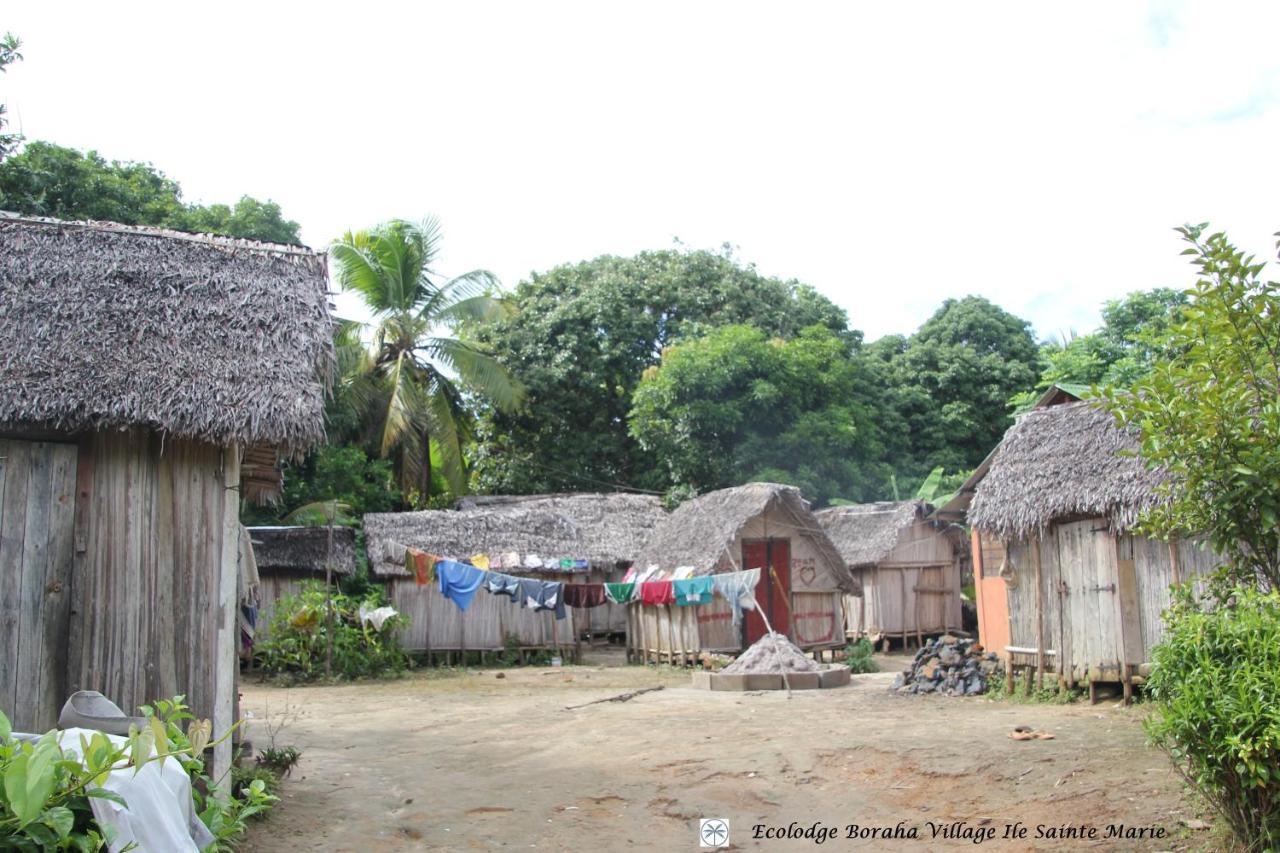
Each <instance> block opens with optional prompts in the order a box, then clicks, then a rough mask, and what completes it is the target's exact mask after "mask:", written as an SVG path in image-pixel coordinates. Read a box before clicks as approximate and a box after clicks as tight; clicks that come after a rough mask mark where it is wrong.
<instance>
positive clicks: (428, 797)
mask: <svg viewBox="0 0 1280 853" xmlns="http://www.w3.org/2000/svg"><path fill="white" fill-rule="evenodd" d="M615 662H616V661H614V660H606V661H603V662H602V664H601V665H584V666H573V667H564V668H526V669H509V670H505V671H502V670H472V671H467V672H449V671H447V672H439V671H418V672H416V673H415V674H413V675H412V676H410V677H409V678H406V679H404V680H400V681H392V682H382V683H373V684H356V685H350V686H341V687H309V688H294V689H291V690H289V689H283V688H278V687H269V686H264V685H259V684H246V685H244V687H243V693H244V700H243V707H244V708H245V709H246V710H248V711H251V712H252V713H253V715H254V718H255V719H254V721H253V722H252V723H251V729H250V737H251V738H252V739H253V740H254V742H255V745H256V746H258V747H261V746H264V745H266V742H267V730H266V725H265V721H266V720H267V719H272V720H276V721H278V720H279V719H280V717H281V714H282V713H283V712H285V711H286V708H287V709H289V711H290V712H291V713H290V716H291V717H292V720H291V722H289V723H288V725H287V726H286V727H285V728H284V730H283V731H282V732H281V733H280V734H279V735H278V736H277V743H278V744H279V745H286V744H293V745H295V746H297V747H299V748H300V749H301V750H302V762H301V764H300V765H299V766H298V768H297V769H296V770H295V771H294V774H293V776H292V778H290V779H289V780H287V781H286V782H285V785H284V790H283V802H282V803H281V807H280V808H279V809H278V810H277V811H276V813H275V814H273V815H272V816H271V817H270V818H268V819H267V820H266V821H264V822H263V823H261V824H258V825H256V826H255V827H254V829H253V831H252V833H251V835H250V837H249V840H248V843H247V844H246V845H245V849H246V850H249V851H254V853H277V852H278V851H295V850H333V851H375V850H434V849H450V850H483V849H489V848H498V847H523V848H538V849H544V850H545V849H554V850H628V849H631V850H649V849H654V850H696V849H698V832H699V819H700V818H724V819H727V820H728V822H729V825H730V829H729V842H730V844H731V845H732V849H779V850H799V849H809V848H811V847H813V845H814V843H815V842H814V841H813V840H812V839H806V838H798V839H797V838H790V839H786V838H784V839H777V838H769V837H757V830H756V827H757V825H762V827H763V828H762V829H761V830H760V834H761V835H763V834H764V833H765V832H767V831H768V830H770V829H776V830H782V831H784V832H785V831H786V829H787V827H788V826H789V825H790V824H792V823H793V822H794V823H795V824H797V826H798V828H799V829H807V828H809V827H811V826H813V825H814V824H815V823H816V824H818V826H819V827H820V828H821V829H828V828H829V829H830V830H832V831H835V832H838V835H837V836H836V837H834V838H829V839H828V840H827V841H826V843H825V844H823V845H822V846H823V847H824V848H825V849H837V850H840V849H860V850H902V851H914V850H938V849H966V848H972V847H974V846H975V843H976V842H975V834H977V835H978V839H977V841H980V846H981V847H982V848H983V849H984V850H1048V849H1066V850H1076V849H1099V848H1100V849H1108V850H1187V849H1195V850H1198V849H1206V843H1207V839H1206V836H1205V834H1204V833H1203V832H1193V831H1191V830H1188V829H1187V828H1186V827H1185V826H1184V824H1183V823H1182V821H1183V820H1187V819H1192V818H1193V817H1194V816H1193V815H1192V814H1191V812H1190V811H1189V810H1188V808H1187V806H1186V805H1185V804H1184V802H1183V800H1182V795H1181V786H1180V783H1179V781H1178V779H1177V778H1176V777H1175V775H1174V773H1173V771H1172V770H1171V769H1170V767H1169V764H1168V762H1167V760H1166V759H1165V757H1164V756H1163V755H1161V754H1159V753H1157V752H1155V751H1154V750H1151V749H1149V748H1147V747H1146V746H1145V745H1144V743H1143V735H1142V730H1141V719H1142V717H1143V716H1144V714H1145V713H1146V712H1145V710H1144V709H1143V708H1142V707H1141V706H1138V707H1136V708H1132V709H1124V708H1120V707H1119V706H1118V703H1115V702H1110V703H1106V704H1099V705H1096V706H1089V705H1088V704H1087V703H1085V704H1078V705H1070V706H1051V705H1017V704H1010V703H1005V702H993V701H991V700H987V699H984V698H972V699H960V698H947V697H937V696H896V695H892V694H890V693H889V692H888V691H887V690H886V687H887V685H888V684H889V681H890V680H892V678H893V673H892V670H891V671H889V672H883V673H879V674H876V675H868V676H855V677H854V683H853V684H852V685H851V686H850V687H847V688H841V689H836V690H821V691H818V690H815V691H802V692H801V691H798V692H796V693H794V694H793V695H792V696H791V698H789V699H788V698H787V696H786V694H785V693H782V692H777V693H754V694H741V693H721V692H706V691H696V690H693V689H692V688H691V687H690V686H689V682H690V678H689V675H688V673H686V672H678V671H673V670H668V669H646V668H642V667H621V666H615V665H611V664H613V663H615ZM899 665H900V661H893V662H892V663H891V664H890V667H891V668H896V667H897V666H899ZM500 672H501V673H503V675H504V676H505V677H502V678H499V677H498V675H499V673H500ZM657 685H663V686H664V687H665V689H663V690H661V691H657V692H652V693H647V694H645V695H642V696H639V697H637V698H635V699H633V700H631V701H629V702H625V703H617V702H607V703H602V704H595V705H590V706H588V707H584V708H578V709H576V710H566V708H565V706H566V705H575V704H580V703H584V702H589V701H591V700H593V699H602V698H605V697H609V696H614V695H617V694H619V693H622V692H625V691H630V690H635V689H637V688H641V687H651V686H657ZM1019 724H1025V725H1029V726H1032V727H1034V728H1036V729H1042V730H1046V731H1049V732H1051V733H1052V734H1053V735H1054V736H1055V739H1053V740H1034V741H1026V742H1019V741H1014V740H1011V739H1010V738H1009V737H1008V732H1009V731H1011V730H1012V729H1013V727H1014V726H1015V725H1019ZM957 821H958V822H962V823H961V824H960V825H959V826H958V827H955V828H954V829H953V831H952V835H953V837H952V838H950V839H948V838H945V837H943V836H942V835H941V834H940V835H938V836H934V834H933V828H932V827H931V823H932V824H933V825H934V826H939V827H941V826H951V825H952V824H954V823H955V822H957ZM899 822H902V829H903V830H904V831H906V830H909V829H910V828H912V827H914V828H915V830H916V832H917V834H918V837H917V838H916V839H910V838H901V837H899V838H892V839H885V838H883V837H865V835H864V837H860V838H855V839H850V838H849V837H848V835H847V833H848V827H849V825H851V824H856V825H857V827H858V828H859V831H860V832H864V831H865V830H866V828H882V827H883V828H893V827H896V826H897V825H898V824H899ZM1016 822H1021V825H1022V826H1023V827H1025V828H1026V829H1027V835H1026V836H1025V837H1024V838H1018V837H1016V836H1015V837H1004V835H1005V833H1006V826H1010V825H1014V824H1015V823H1016ZM1120 824H1123V825H1124V826H1126V827H1134V828H1139V827H1156V828H1159V829H1162V830H1163V831H1164V836H1163V837H1162V838H1157V839H1152V838H1150V837H1147V838H1133V837H1119V838H1117V837H1112V838H1107V837H1106V832H1107V828H1108V826H1109V825H1120ZM1082 825H1083V826H1084V827H1085V828H1088V827H1092V828H1094V829H1095V831H1096V832H1097V834H1098V838H1097V839H1095V840H1089V839H1082V838H1079V837H1068V838H1067V840H1060V839H1059V838H1052V837H1041V838H1037V837H1036V833H1037V827H1038V826H1039V827H1043V829H1044V830H1049V829H1060V828H1062V827H1072V828H1076V829H1077V830H1078V828H1079V827H1081V826H1082ZM1193 825H1194V820H1193ZM1010 831H1011V832H1016V830H1010ZM988 832H989V833H992V834H993V836H994V837H990V838H984V837H982V834H984V833H988ZM1059 835H1061V832H1059Z"/></svg>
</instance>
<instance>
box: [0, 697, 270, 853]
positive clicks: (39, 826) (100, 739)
mask: <svg viewBox="0 0 1280 853" xmlns="http://www.w3.org/2000/svg"><path fill="white" fill-rule="evenodd" d="M141 711H142V713H143V714H144V715H145V716H146V717H149V718H150V722H149V723H148V724H147V725H145V726H143V730H142V731H141V732H137V731H133V732H132V733H131V734H130V736H129V738H128V740H127V742H126V743H124V744H122V745H120V746H116V745H115V744H114V743H113V742H112V741H111V740H109V739H108V738H107V736H106V735H103V734H100V733H99V734H95V735H94V736H93V737H92V738H90V739H85V740H82V741H81V743H80V744H79V746H80V751H81V756H82V757H81V758H79V759H75V758H72V757H71V756H70V755H69V754H68V753H65V752H64V751H63V750H62V748H61V747H60V746H59V745H58V742H57V740H56V739H55V734H54V733H53V732H50V733H48V734H46V735H44V736H43V737H42V738H41V739H40V740H39V742H37V743H35V744H31V743H21V742H19V741H18V740H17V739H15V738H13V737H12V736H11V732H10V728H9V721H8V719H7V718H6V717H5V716H4V714H0V779H3V785H0V850H31V851H35V850H79V851H97V850H102V849H104V848H105V847H106V845H107V838H106V835H105V833H104V832H103V830H102V829H101V828H100V827H99V826H98V825H97V823H96V822H95V821H94V819H93V814H92V811H91V809H90V805H89V800H90V798H92V797H99V798H102V799H107V800H111V801H112V802H115V803H117V804H120V805H127V804H126V803H125V801H124V800H123V799H121V797H120V796H119V795H117V794H115V793H112V792H110V791H107V790H104V789H103V788H101V787H99V783H100V782H101V781H102V779H103V776H104V774H105V773H106V772H107V771H108V770H111V769H120V768H121V767H128V766H131V765H132V766H135V767H141V766H142V765H143V764H145V763H147V762H149V761H154V760H156V759H157V758H160V757H162V756H163V757H170V758H173V759H174V760H175V761H177V762H178V763H179V764H180V765H181V766H182V767H183V769H184V770H186V771H187V773H188V775H190V776H191V783H192V784H191V791H192V796H193V797H194V799H195V808H196V811H197V813H198V814H199V815H200V818H201V820H203V821H204V823H205V825H206V826H208V827H209V830H210V831H211V832H212V833H213V835H214V839H215V840H214V843H213V844H211V845H210V846H209V847H208V848H207V851H215V853H221V852H222V851H230V850H232V849H234V848H233V847H232V845H233V844H234V842H235V841H236V840H237V839H239V838H240V836H241V835H243V834H244V831H245V828H246V825H245V821H246V820H247V819H248V818H249V817H252V816H254V815H257V814H262V813H264V812H266V811H268V810H270V808H271V807H272V806H273V805H274V803H275V802H276V799H277V798H276V797H275V796H273V795H272V794H271V792H270V791H268V790H266V787H265V784H264V783H263V782H262V781H261V780H253V781H249V782H247V783H246V784H245V785H244V786H243V787H240V786H236V787H234V788H233V791H232V795H231V797H229V798H228V801H227V802H226V803H223V802H222V801H221V800H219V799H218V797H217V796H216V794H217V788H216V787H215V786H214V784H213V782H212V780H210V779H209V777H208V776H207V775H206V774H205V772H204V760H203V755H204V750H205V748H206V746H208V745H210V744H209V735H210V729H211V727H210V725H209V722H208V721H207V720H206V721H199V720H196V719H195V718H194V717H193V716H192V714H191V713H190V712H189V711H188V709H187V706H186V705H184V704H183V697H181V696H178V697H175V698H174V699H171V700H161V701H159V702H156V703H155V704H154V705H144V706H142V708H141ZM183 723H186V724H187V725H186V729H185V730H184V729H183V727H182V725H181V724H183ZM229 736H230V733H229V732H228V733H224V735H223V737H224V738H225V737H229Z"/></svg>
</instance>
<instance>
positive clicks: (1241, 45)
mask: <svg viewBox="0 0 1280 853" xmlns="http://www.w3.org/2000/svg"><path fill="white" fill-rule="evenodd" d="M4 30H10V31H12V32H14V33H15V34H17V35H18V36H20V37H21V38H22V39H23V41H24V43H25V44H24V48H23V52H24V53H25V55H26V59H25V61H24V62H22V63H20V64H19V65H17V66H14V67H13V68H12V69H11V71H10V72H9V73H8V74H7V75H5V76H3V77H0V99H4V100H6V101H7V102H8V104H9V109H10V113H11V117H12V118H13V119H14V125H15V126H16V127H17V128H18V129H20V130H21V131H22V132H23V133H25V134H26V135H27V136H28V137H29V138H32V139H47V140H50V141H54V142H57V143H60V144H63V145H70V146H74V147H79V148H95V149H97V150H98V151H99V152H100V153H102V154H103V155H104V156H107V157H109V158H119V159H132V160H146V161H150V162H152V163H154V164H155V165H156V166H157V167H159V168H160V169H162V170H163V171H164V172H166V173H167V174H168V175H169V176H170V177H172V178H175V179H177V180H178V181H179V182H181V184H182V186H183V188H184V190H185V192H186V197H187V199H188V200H191V201H202V202H206V203H208V202H215V201H226V202H230V201H234V200H235V199H236V198H238V197H239V196H240V195H241V194H246V193H247V194H250V195H253V196H256V197H258V198H262V199H268V198H269V199H273V200H275V201H277V202H279V203H280V204H281V205H282V206H283V208H284V211H285V214H286V215H287V216H289V217H290V218H292V219H296V220H298V221H299V222H301V223H302V226H303V238H304V239H305V240H306V241H307V242H308V243H310V244H311V245H313V246H317V247H320V246H323V245H324V244H325V243H327V242H328V241H329V240H330V239H331V238H333V237H334V236H336V235H337V234H338V233H340V232H341V231H343V230H345V229H347V228H360V227H365V226H367V225H371V224H373V223H375V222H377V221H379V220H382V219H386V218H390V217H406V218H416V217H419V216H421V215H423V214H425V213H434V214H436V215H438V216H439V217H440V218H441V219H442V220H443V223H444V228H445V244H444V255H443V257H442V259H441V264H440V266H441V268H442V269H443V270H444V271H445V272H461V271H464V270H466V269H470V268H473V267H488V268H489V269H492V270H493V271H494V272H496V273H497V274H498V275H499V276H500V277H501V278H502V280H503V281H504V282H505V283H506V284H507V285H508V286H514V285H515V283H516V282H518V281H519V280H520V279H522V278H524V277H526V276H527V275H528V273H529V272H530V271H532V270H545V269H547V268H549V267H552V266H555V265H556V264H559V263H563V262H570V261H578V260H582V259H586V258H591V257H594V256H596V255H599V254H603V253H619V254H630V253H633V252H636V251H639V250H642V249H646V248H664V247H668V246H670V245H671V244H672V239H673V238H674V237H678V238H680V240H682V241H683V242H684V243H685V244H686V245H689V246H693V247H707V248H714V247H716V246H718V245H720V244H721V243H723V242H726V241H728V242H730V243H733V244H734V245H736V246H737V247H739V248H738V254H739V257H741V258H742V259H744V260H746V261H751V262H755V263H756V264H757V266H758V267H759V269H760V270H761V271H763V272H765V273H768V274H772V275H779V276H783V277H795V278H798V279H800V280H802V281H806V282H809V283H810V284H813V285H814V286H815V287H817V288H818V290H820V291H821V292H823V293H825V294H826V295H827V296H829V297H830V298H832V299H833V300H835V301H836V302H837V303H839V304H840V305H842V306H843V307H845V308H846V309H847V310H848V311H849V315H850V320H851V322H852V324H853V326H854V327H856V328H861V329H863V330H865V331H866V333H867V337H868V339H874V338H876V337H878V336H880V335H882V334H886V333H891V332H902V333H909V332H911V331H912V330H913V329H914V328H915V327H916V326H918V325H919V324H920V323H921V322H922V321H923V320H924V319H925V318H926V317H928V315H929V314H930V313H932V311H933V310H934V309H935V308H936V307H937V304H938V303H939V302H940V301H941V300H942V299H943V298H945V297H947V296H963V295H965V294H969V293H977V294H982V295H984V296H987V297H988V298H990V299H992V300H994V301H995V302H997V303H999V304H1000V305H1003V306H1004V307H1005V308H1007V309H1008V310H1010V311H1013V312H1014V313H1016V314H1018V315H1020V316H1023V317H1026V318H1027V319H1030V320H1032V322H1033V323H1034V325H1035V327H1036V330H1037V332H1038V333H1039V334H1040V335H1042V336H1057V335H1059V334H1061V333H1062V332H1065V331H1067V330H1069V329H1075V330H1077V331H1080V332H1084V331H1087V330H1089V329H1090V328H1092V327H1093V326H1094V325H1095V324H1096V322H1097V309H1098V307H1099V305H1100V303H1101V302H1102V301H1103V300H1104V299H1107V298H1112V297H1116V296H1119V295H1121V294H1123V293H1125V292H1128V291H1130V290H1135V289H1139V288H1149V287H1155V286H1160V285H1174V286H1186V285H1188V284H1190V282H1191V278H1190V269H1189V267H1188V266H1187V264H1186V259H1185V258H1181V257H1180V256H1179V255H1178V252H1179V251H1180V249H1181V245H1180V244H1179V242H1178V238H1177V236H1176V235H1175V234H1174V233H1173V232H1172V230H1171V229H1172V227H1173V226H1175V225H1178V224H1181V223H1183V222H1186V221H1202V220H1211V221H1212V222H1213V223H1214V225H1215V226H1221V227H1225V228H1227V229H1228V230H1229V231H1230V232H1231V234H1232V236H1233V238H1234V239H1235V240H1236V241H1237V242H1238V243H1240V244H1242V245H1245V246H1247V247H1248V248H1250V249H1251V250H1252V251H1254V252H1256V253H1258V254H1259V255H1260V256H1263V257H1273V249H1272V247H1273V243H1274V240H1273V238H1272V236H1271V235H1272V233H1273V232H1275V231H1276V230H1278V229H1280V210H1277V204H1276V200H1277V199H1278V198H1280V169H1278V168H1277V166H1276V144H1277V141H1280V106H1278V99H1280V52H1278V51H1277V50H1276V49H1275V42H1276V37H1277V33H1280V4H1274V3H1263V2H1257V3H1242V4H1234V3H1224V2H1205V3H1185V4H1184V3H1176V2H1174V3H1166V2H1161V3H1153V4H1151V5H1150V6H1144V5H1142V4H1140V3H1115V2H1103V3H1092V4H1090V3H1072V4H1057V5H1056V6H1055V7H1050V6H1049V5H1048V4H1041V3H1025V2H1015V3H1008V4H996V3H981V4H979V3H956V2H941V3H879V4H871V3H862V4H853V3H831V4H822V3H805V4H799V3H773V4H749V3H742V2H732V3H713V2H698V3H689V2H681V3H664V2H652V0H651V1H650V2H645V3H625V4H624V3H621V2H617V3H615V2H608V3H601V2H588V3H579V4H571V3H550V2H537V3H530V2H514V3H492V2H487V3H486V2H466V3H463V2H458V3H448V4H444V3H433V4H417V3H415V4H412V6H410V4H408V3H405V4H403V6H398V5H392V4H384V3H378V2H368V0H366V2H363V3H358V4H351V3H345V4H341V5H333V6H328V5H325V4H322V3H307V4H296V5H289V4H285V3H279V2H257V3H238V2H220V3H218V4H216V8H214V7H207V6H201V5H191V4H186V3H174V2H172V0H170V2H166V3H157V4H141V3H101V2H96V3H92V4H87V3H85V4H82V3H68V2H58V3H54V2H26V3H20V4H19V3H8V4H5V6H4V7H2V8H0V31H4ZM340 308H344V309H347V310H348V313H350V312H349V306H348V305H347V304H346V303H345V302H340Z"/></svg>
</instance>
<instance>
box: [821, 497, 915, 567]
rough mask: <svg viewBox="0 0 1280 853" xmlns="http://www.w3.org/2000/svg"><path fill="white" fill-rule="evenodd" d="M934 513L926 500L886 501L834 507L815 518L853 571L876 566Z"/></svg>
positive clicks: (822, 511)
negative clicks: (904, 534)
mask: <svg viewBox="0 0 1280 853" xmlns="http://www.w3.org/2000/svg"><path fill="white" fill-rule="evenodd" d="M931 512H933V506H932V505H931V504H928V503H926V502H924V501H920V500H911V501H884V502H880V503H869V504H855V505H852V506H835V507H830V508H828V509H824V510H819V511H818V512H817V513H815V515H816V516H817V518H818V522H819V523H820V524H821V525H822V529H823V530H825V531H827V535H828V536H829V537H831V542H832V544H834V545H835V546H836V550H837V551H839V552H840V556H841V557H843V558H844V561H845V563H846V564H848V565H849V566H850V567H851V568H856V567H858V566H871V565H875V564H877V563H879V562H881V561H882V560H884V558H885V557H887V556H888V555H889V552H891V551H892V550H893V549H894V548H896V547H897V545H898V537H899V536H901V534H902V532H903V531H904V530H906V529H907V528H909V527H911V526H912V525H913V524H915V523H916V521H918V520H920V519H923V518H925V517H926V516H928V515H929V514H930V513H931Z"/></svg>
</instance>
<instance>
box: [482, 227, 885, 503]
mask: <svg viewBox="0 0 1280 853" xmlns="http://www.w3.org/2000/svg"><path fill="white" fill-rule="evenodd" d="M511 300H512V302H513V304H514V306H515V309H516V313H515V314H514V315H513V316H512V317H510V318H507V319H504V320H501V321H499V322H498V323H496V324H494V325H493V326H492V327H490V328H488V329H485V330H482V331H481V332H478V337H480V338H481V339H482V340H485V341H488V342H489V343H490V344H491V345H492V347H493V350H494V354H495V356H496V357H497V358H498V360H499V361H500V362H501V363H502V364H503V365H505V366H506V367H507V369H509V370H510V371H511V373H512V375H513V376H515V377H516V378H517V379H518V380H519V381H520V382H521V383H522V384H523V385H524V386H525V387H526V388H527V389H528V398H527V403H526V405H525V406H524V407H523V408H522V409H521V410H520V411H518V412H515V413H513V414H510V415H506V414H502V413H500V412H492V411H491V412H487V413H486V414H485V416H484V418H483V420H482V423H481V432H480V437H481V441H480V444H479V446H478V447H477V448H476V453H475V458H476V470H477V475H478V485H479V487H480V488H481V489H484V490H487V491H494V492H513V493H529V492H544V491H565V490H580V489H584V488H587V489H589V488H601V487H608V486H609V485H611V484H622V485H627V486H632V487H639V488H647V489H660V488H662V487H663V486H664V484H665V483H666V481H667V477H668V474H667V472H666V471H665V470H663V468H662V467H661V466H660V465H659V463H658V461H657V459H656V458H655V457H654V455H653V453H652V452H650V451H646V450H645V449H644V448H642V447H641V446H640V445H639V443H638V441H637V439H636V438H635V436H633V435H632V433H631V431H630V429H629V420H630V412H631V406H632V395H633V394H634V392H635V389H636V386H637V385H638V383H639V382H640V378H641V376H642V374H643V373H644V371H645V369H646V368H648V367H651V366H654V365H656V364H658V363H659V361H660V359H661V357H662V352H663V350H664V348H666V347H668V346H669V345H671V344H673V343H675V342H677V341H679V340H681V339H683V338H687V337H690V336H694V335H697V334H699V333H700V332H704V331H708V330H710V329H713V328H716V327H719V326H724V325H727V324H749V325H752V326H754V327H756V328H759V329H761V330H762V331H764V332H765V333H767V334H768V335H770V336H778V337H781V338H784V339H786V338H791V337H794V336H795V335H796V334H797V333H798V332H799V331H800V330H801V329H804V328H806V327H808V326H813V325H819V326H822V327H824V328H826V329H828V330H830V332H831V333H832V334H834V335H836V336H837V337H839V338H841V339H842V340H844V341H846V342H848V343H849V344H850V345H853V344H856V343H857V342H858V341H860V335H859V334H858V333H856V332H851V331H849V328H848V318H847V317H846V315H845V313H844V311H843V310H841V309H840V308H839V307H837V306H836V305H835V304H834V303H832V302H831V301H830V300H828V299H826V298H825V297H823V296H821V295H819V294H818V293H817V292H816V291H814V290H813V288H811V287H809V286H807V285H804V284H801V283H799V282H796V281H794V280H791V281H783V280H780V279H776V278H768V277H765V276H763V275H761V274H760V273H758V272H757V271H756V270H755V269H754V268H752V267H748V266H743V265H741V264H739V263H737V262H736V261H735V260H734V258H733V257H732V256H731V254H729V253H728V252H727V251H725V252H721V253H715V252H708V251H686V250H682V249H671V250H665V251H655V252H643V253H641V254H639V255H636V256H635V257H630V258H620V257H614V256H604V257H600V258H596V259H595V260H592V261H586V262H583V263H579V264H569V265H565V266H560V267H556V268H554V269H552V270H550V271H549V272H547V273H545V274H540V275H534V276H532V277H531V278H530V279H529V280H528V281H526V282H522V283H521V284H520V285H519V286H518V287H517V288H516V290H515V292H514V294H513V295H512V297H511Z"/></svg>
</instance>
